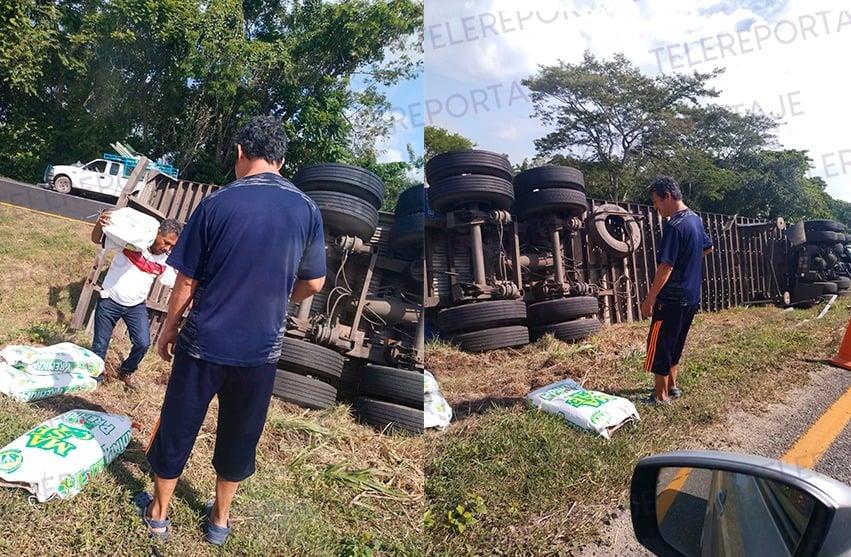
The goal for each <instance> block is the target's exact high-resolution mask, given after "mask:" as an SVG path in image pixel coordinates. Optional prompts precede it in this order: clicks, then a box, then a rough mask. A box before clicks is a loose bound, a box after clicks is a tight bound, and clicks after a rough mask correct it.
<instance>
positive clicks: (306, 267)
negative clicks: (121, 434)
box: [136, 117, 325, 544]
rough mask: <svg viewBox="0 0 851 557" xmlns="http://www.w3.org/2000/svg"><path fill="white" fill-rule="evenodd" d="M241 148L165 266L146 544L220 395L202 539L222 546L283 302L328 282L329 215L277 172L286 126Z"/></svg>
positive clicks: (145, 498) (262, 403) (253, 443)
mask: <svg viewBox="0 0 851 557" xmlns="http://www.w3.org/2000/svg"><path fill="white" fill-rule="evenodd" d="M234 144H235V146H236V153H237V159H236V177H237V180H236V181H235V182H233V183H231V184H229V185H228V186H226V187H224V188H222V189H220V190H218V191H216V192H215V193H213V194H212V195H209V196H208V197H206V198H204V199H203V200H202V201H201V202H200V204H199V205H198V207H197V208H196V209H195V211H193V213H192V216H191V217H190V218H189V222H187V224H186V227H185V228H184V230H183V234H182V235H181V236H180V240H179V241H178V242H177V245H176V246H175V247H174V249H173V250H172V252H171V256H170V257H169V258H168V264H169V265H170V266H172V267H174V269H176V270H177V271H178V273H179V274H178V277H177V280H176V281H175V286H174V290H173V291H172V293H171V298H170V300H169V307H168V316H167V318H166V321H165V324H164V326H163V330H162V332H161V334H160V336H159V339H158V341H157V351H158V353H159V354H160V356H161V357H162V358H163V359H164V360H166V361H171V359H172V355H173V356H174V361H173V363H172V370H171V376H170V378H169V382H168V387H167V388H166V393H165V399H164V401H163V407H162V411H161V413H160V419H159V421H158V423H157V426H155V429H154V433H153V435H152V437H151V441H150V443H149V445H148V448H147V450H146V454H147V457H148V462H149V463H150V465H151V468H152V470H153V472H154V494H153V496H151V495H149V494H147V493H142V494H139V496H138V497H137V501H136V503H137V505H138V506H139V509H140V514H141V516H142V518H143V520H144V522H145V524H146V525H147V527H148V530H149V532H150V533H151V535H154V536H157V537H161V538H164V537H165V536H166V535H167V531H168V526H169V521H168V519H167V518H166V510H167V508H168V503H169V500H170V498H171V496H172V494H173V492H174V488H175V485H176V483H177V478H178V477H179V476H180V475H181V473H182V472H183V468H184V466H185V465H186V462H187V460H188V458H189V453H190V452H191V450H192V446H193V444H194V443H195V438H196V436H197V435H198V431H199V429H200V427H201V424H202V423H203V421H204V417H205V416H206V414H207V408H208V406H209V404H210V401H211V400H212V398H213V396H218V399H219V415H218V426H217V430H216V447H215V452H214V455H213V467H214V468H215V470H216V474H217V478H216V499H215V501H214V502H211V503H210V504H209V505H208V509H207V517H206V520H205V532H206V536H205V539H206V540H207V541H209V542H211V543H214V544H221V543H224V540H225V538H227V536H228V534H229V533H230V526H229V521H228V515H229V509H230V504H231V501H232V500H233V497H234V495H235V494H236V490H237V487H238V486H239V482H241V481H242V480H244V479H246V478H247V477H248V476H250V475H252V474H253V473H254V467H255V454H256V448H257V442H258V440H259V438H260V434H261V433H262V431H263V425H264V423H265V420H266V413H267V411H268V407H269V401H270V398H271V395H272V386H273V383H274V380H275V364H276V362H277V360H278V357H279V356H280V350H281V342H282V337H283V335H284V330H285V327H286V319H285V318H286V307H287V303H288V302H290V301H291V302H299V301H301V300H304V299H305V298H307V297H309V296H311V295H313V294H315V293H317V292H319V291H320V290H321V289H322V285H323V283H324V282H325V238H324V234H323V229H322V216H321V215H320V213H319V209H318V208H317V207H316V205H315V204H314V203H313V201H312V200H311V199H310V198H309V197H307V196H306V195H304V194H303V193H302V192H301V191H299V190H298V189H296V188H295V186H293V185H292V184H291V183H290V182H289V181H287V180H285V179H284V178H282V177H281V175H280V173H279V170H280V168H281V166H282V165H283V160H284V154H285V152H286V147H287V137H286V134H285V133H284V130H283V127H282V125H281V122H280V121H279V120H277V119H274V118H271V117H256V118H254V119H252V120H251V121H250V122H249V123H248V125H247V126H246V127H245V128H243V129H242V130H240V131H239V132H238V133H237V134H236V137H235V138H234ZM190 301H191V302H192V309H191V311H190V313H189V315H188V318H187V320H186V323H185V324H184V326H183V327H182V329H181V330H180V333H179V335H178V330H177V327H178V324H179V322H180V319H181V316H183V314H184V312H185V311H186V309H187V308H188V307H189V304H190Z"/></svg>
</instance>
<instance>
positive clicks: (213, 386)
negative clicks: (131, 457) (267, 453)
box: [145, 342, 275, 482]
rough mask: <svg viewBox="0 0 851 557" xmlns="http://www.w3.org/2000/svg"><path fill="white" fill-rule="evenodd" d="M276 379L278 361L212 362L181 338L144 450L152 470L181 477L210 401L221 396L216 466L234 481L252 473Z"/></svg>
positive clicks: (218, 471) (160, 473)
mask: <svg viewBox="0 0 851 557" xmlns="http://www.w3.org/2000/svg"><path fill="white" fill-rule="evenodd" d="M274 383H275V364H263V365H259V366H253V367H237V366H225V365H219V364H213V363H210V362H206V361H204V360H199V359H197V358H193V357H191V356H189V355H188V354H187V353H186V352H185V351H184V350H183V349H182V348H181V343H180V342H178V343H177V347H176V349H175V354H174V360H173V363H172V367H171V377H170V378H169V380H168V387H166V391H165V400H164V401H163V407H162V411H161V412H160V419H159V421H158V422H157V425H156V427H155V428H154V433H153V435H152V437H151V441H150V443H149V444H148V448H147V450H146V451H145V452H146V454H147V457H148V462H149V463H150V465H151V469H152V470H153V471H154V473H155V474H156V475H157V476H159V477H160V478H163V479H174V478H177V477H178V476H180V474H181V473H182V472H183V468H184V466H186V461H187V460H189V453H190V452H191V451H192V446H193V445H194V444H195V438H196V437H197V435H198V431H199V430H200V429H201V424H202V423H203V422H204V417H205V416H206V415H207V408H208V407H209V406H210V401H211V400H213V395H218V397H219V416H218V426H217V429H216V449H215V452H214V453H213V467H214V468H215V469H216V473H217V474H218V475H220V476H221V477H223V478H224V479H226V480H229V481H233V482H239V481H242V480H244V479H245V478H247V477H249V476H251V475H252V474H253V473H254V459H255V456H256V451H257V442H258V441H259V440H260V434H261V433H263V426H264V424H265V423H266V413H267V412H268V410H269V400H270V399H271V397H272V386H273V385H274Z"/></svg>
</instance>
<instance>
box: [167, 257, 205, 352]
mask: <svg viewBox="0 0 851 557" xmlns="http://www.w3.org/2000/svg"><path fill="white" fill-rule="evenodd" d="M196 286H198V281H197V280H195V279H193V278H191V277H188V276H186V275H184V274H183V273H180V272H179V273H177V278H176V279H175V280H174V287H173V288H172V289H171V296H170V297H169V299H168V314H167V315H166V318H165V323H164V324H163V328H162V331H161V332H160V336H159V338H158V339H157V354H159V355H160V357H161V358H162V359H163V360H165V361H167V362H170V361H171V356H172V354H174V347H175V345H176V344H177V325H178V324H179V323H180V319H181V318H182V317H183V313H184V312H185V311H186V308H188V307H189V305H190V304H191V303H192V296H193V294H194V293H195V287H196Z"/></svg>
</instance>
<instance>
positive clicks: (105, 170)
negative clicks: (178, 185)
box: [44, 144, 177, 198]
mask: <svg viewBox="0 0 851 557" xmlns="http://www.w3.org/2000/svg"><path fill="white" fill-rule="evenodd" d="M119 146H120V147H122V148H124V147H123V146H121V145H120V144H119ZM125 153H126V151H125ZM128 155H129V153H128ZM138 159H139V157H138V156H122V155H115V154H112V153H105V154H104V155H103V158H100V159H95V160H93V161H91V162H88V163H86V164H80V163H77V164H61V165H56V166H54V165H48V167H47V169H46V170H45V171H44V183H45V184H46V185H47V187H49V188H52V189H53V190H55V191H58V192H60V193H71V190H77V191H87V192H94V193H99V194H101V195H108V196H111V197H115V198H117V197H119V196H120V195H121V191H122V190H123V189H124V187H125V186H126V185H127V178H128V177H129V176H130V173H131V172H132V171H133V169H134V168H135V167H136V162H137V161H138ZM148 168H149V169H150V170H157V171H159V172H162V173H163V174H167V175H169V176H172V177H173V178H175V179H176V178H177V169H176V168H174V167H172V166H169V165H165V164H158V163H155V162H153V161H149V162H148ZM143 186H144V183H143V182H140V183H139V185H138V186H136V188H135V189H134V190H133V191H132V192H131V193H137V192H138V191H139V190H141V189H142V187H143Z"/></svg>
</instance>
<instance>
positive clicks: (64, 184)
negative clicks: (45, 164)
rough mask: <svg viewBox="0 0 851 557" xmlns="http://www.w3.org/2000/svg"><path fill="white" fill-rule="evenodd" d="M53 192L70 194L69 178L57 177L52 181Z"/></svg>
mask: <svg viewBox="0 0 851 557" xmlns="http://www.w3.org/2000/svg"><path fill="white" fill-rule="evenodd" d="M53 190H54V191H58V192H59V193H71V178H69V177H67V176H57V177H56V178H54V179H53Z"/></svg>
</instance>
